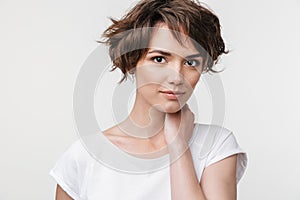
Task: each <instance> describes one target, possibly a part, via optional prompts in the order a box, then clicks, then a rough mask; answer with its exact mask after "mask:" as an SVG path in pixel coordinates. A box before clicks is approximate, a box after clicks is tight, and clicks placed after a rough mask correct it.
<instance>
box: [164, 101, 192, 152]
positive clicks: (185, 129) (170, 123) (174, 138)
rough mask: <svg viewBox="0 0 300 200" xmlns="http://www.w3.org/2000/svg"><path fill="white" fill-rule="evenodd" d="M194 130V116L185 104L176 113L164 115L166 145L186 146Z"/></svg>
mask: <svg viewBox="0 0 300 200" xmlns="http://www.w3.org/2000/svg"><path fill="white" fill-rule="evenodd" d="M193 130H194V114H193V113H192V111H191V110H190V109H189V106H188V105H187V104H185V105H184V106H183V107H182V109H181V110H180V111H178V112H177V113H171V114H170V113H166V117H165V126H164V134H165V140H166V142H167V144H168V145H171V146H173V144H174V145H175V144H176V145H175V146H177V144H178V143H179V144H187V143H188V141H189V139H190V138H191V137H192V134H193Z"/></svg>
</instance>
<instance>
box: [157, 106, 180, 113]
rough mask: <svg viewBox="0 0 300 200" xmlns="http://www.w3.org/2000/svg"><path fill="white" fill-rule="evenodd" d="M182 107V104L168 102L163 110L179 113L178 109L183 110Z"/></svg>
mask: <svg viewBox="0 0 300 200" xmlns="http://www.w3.org/2000/svg"><path fill="white" fill-rule="evenodd" d="M181 108H182V106H180V104H166V105H164V107H163V109H162V110H161V111H162V112H165V113H170V114H172V113H177V112H178V111H180V110H181Z"/></svg>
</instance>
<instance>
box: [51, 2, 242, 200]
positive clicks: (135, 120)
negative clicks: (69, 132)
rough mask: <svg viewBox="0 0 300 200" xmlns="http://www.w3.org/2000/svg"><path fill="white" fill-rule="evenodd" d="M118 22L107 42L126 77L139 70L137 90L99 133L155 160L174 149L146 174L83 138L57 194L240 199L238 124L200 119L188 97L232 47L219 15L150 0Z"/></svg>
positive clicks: (61, 169) (59, 170)
mask: <svg viewBox="0 0 300 200" xmlns="http://www.w3.org/2000/svg"><path fill="white" fill-rule="evenodd" d="M112 21H113V24H112V25H111V26H110V27H109V28H108V29H107V30H106V31H105V32H104V35H103V36H104V38H105V39H106V40H105V41H104V43H106V44H107V45H108V46H109V47H110V49H109V51H110V56H111V59H112V61H113V64H114V69H120V70H121V71H122V72H123V74H124V77H123V79H122V80H125V79H126V77H127V75H128V74H133V75H134V77H135V79H136V97H135V102H134V105H133V109H132V110H131V112H130V114H129V116H128V117H127V118H126V119H125V120H124V121H122V122H120V123H118V124H116V125H115V126H113V127H111V128H109V129H107V130H104V131H102V132H101V133H99V134H103V135H104V136H105V138H106V140H107V141H108V143H109V144H111V145H113V146H115V147H117V148H118V149H119V150H122V151H123V152H126V154H127V156H128V157H126V159H127V158H128V159H137V160H138V161H141V162H146V163H148V164H149V165H151V162H152V161H153V162H154V161H156V160H159V159H160V158H162V157H166V156H167V157H168V161H169V165H168V166H166V167H162V168H160V169H157V170H152V171H148V172H146V173H129V172H124V170H123V171H122V170H115V169H113V168H109V167H108V166H106V165H104V164H103V163H101V162H98V161H97V160H96V159H95V158H94V157H93V156H91V154H90V153H89V152H88V148H87V149H85V148H84V147H83V145H82V143H81V142H80V141H77V142H75V143H74V144H73V145H72V146H71V147H70V148H69V149H68V150H67V151H66V152H65V153H64V154H63V156H62V157H61V158H60V160H59V161H58V162H57V164H56V165H55V167H54V168H53V169H52V170H51V172H50V174H51V175H52V176H53V177H54V178H55V180H56V181H57V183H58V184H57V190H56V199H58V200H61V199H89V200H93V199H97V200H98V199H126V200H127V199H129V200H135V199H136V200H137V199H143V200H144V199H155V200H157V199H162V200H166V199H172V200H175V199H180V200H182V199H188V200H193V199H195V200H196V199H212V200H234V199H236V196H237V191H236V185H237V182H238V181H239V180H240V178H241V177H242V175H243V172H244V170H245V168H246V164H247V157H246V154H245V152H243V151H242V149H241V148H240V147H239V145H238V143H237V142H236V140H235V137H234V136H233V134H232V132H231V131H229V130H227V129H225V128H222V127H220V126H216V125H204V124H197V123H194V115H193V113H192V112H191V110H190V109H189V107H188V105H187V104H186V102H187V100H188V99H189V97H190V96H191V95H192V92H193V90H194V88H195V86H196V84H197V83H198V81H199V79H200V76H201V74H202V73H204V72H207V71H212V72H215V71H214V70H213V69H212V67H213V65H214V64H215V63H216V61H217V59H218V58H219V56H220V55H221V54H223V53H226V51H225V45H224V42H223V39H222V37H221V33H220V24H219V20H218V18H217V17H216V16H215V15H214V14H213V13H212V12H211V11H210V10H208V9H207V8H205V7H203V6H202V5H200V4H199V3H197V2H194V1H191V0H143V1H140V2H139V3H138V4H137V5H136V6H135V7H133V8H132V9H131V10H130V11H129V12H128V13H127V14H126V15H125V16H124V17H123V18H122V19H120V20H112ZM212 130H213V131H212ZM212 135H213V136H212ZM211 138H213V140H211ZM99 145H100V144H99ZM93 146H97V143H94V145H93ZM204 149H208V150H207V151H206V152H207V153H204V154H203V151H204ZM101 153H102V154H103V153H104V154H105V152H101ZM124 156H125V154H124ZM120 162H121V161H120Z"/></svg>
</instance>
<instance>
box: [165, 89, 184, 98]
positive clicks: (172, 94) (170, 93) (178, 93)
mask: <svg viewBox="0 0 300 200" xmlns="http://www.w3.org/2000/svg"><path fill="white" fill-rule="evenodd" d="M160 93H161V94H162V95H163V96H164V97H166V98H167V99H169V100H176V99H178V98H179V97H180V96H181V95H183V94H184V92H181V91H173V90H162V91H160Z"/></svg>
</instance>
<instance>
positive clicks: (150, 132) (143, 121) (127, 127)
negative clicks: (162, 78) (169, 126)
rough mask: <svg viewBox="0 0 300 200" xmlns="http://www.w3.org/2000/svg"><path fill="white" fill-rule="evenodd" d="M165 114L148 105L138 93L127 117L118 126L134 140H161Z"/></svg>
mask: <svg viewBox="0 0 300 200" xmlns="http://www.w3.org/2000/svg"><path fill="white" fill-rule="evenodd" d="M164 121H165V113H164V112H162V111H160V110H159V109H158V108H157V107H155V106H151V105H149V103H148V102H146V101H145V99H144V98H143V97H141V96H140V95H139V94H138V93H137V95H136V99H135V103H134V106H133V109H132V111H131V113H130V114H129V116H128V117H127V118H126V119H125V120H124V121H123V122H122V123H121V124H120V127H121V129H122V131H124V132H125V133H126V134H127V135H130V136H133V137H136V138H147V139H149V140H154V139H158V138H160V139H161V138H162V137H161V136H164V135H163V128H164Z"/></svg>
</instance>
